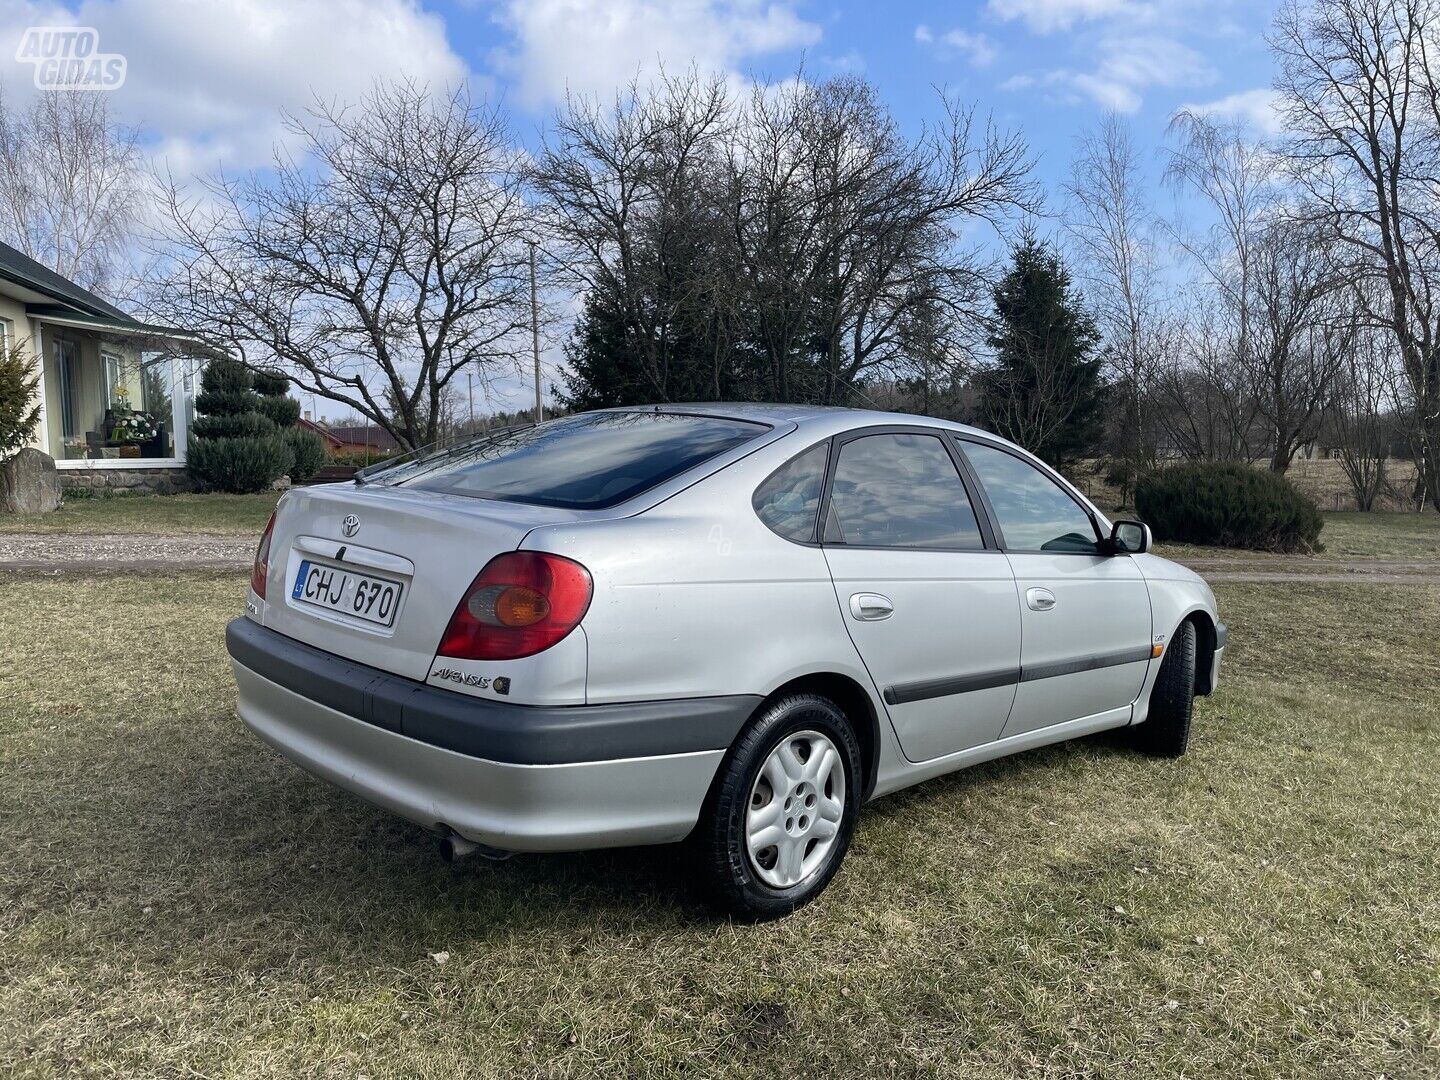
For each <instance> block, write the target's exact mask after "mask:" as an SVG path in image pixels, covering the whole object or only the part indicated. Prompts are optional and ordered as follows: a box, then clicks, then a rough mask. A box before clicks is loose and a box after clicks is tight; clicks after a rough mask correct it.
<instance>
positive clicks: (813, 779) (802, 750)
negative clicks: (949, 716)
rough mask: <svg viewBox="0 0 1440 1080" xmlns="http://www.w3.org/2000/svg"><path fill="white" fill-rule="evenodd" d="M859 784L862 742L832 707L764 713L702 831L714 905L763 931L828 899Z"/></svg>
mask: <svg viewBox="0 0 1440 1080" xmlns="http://www.w3.org/2000/svg"><path fill="white" fill-rule="evenodd" d="M861 777H862V772H861V764H860V746H859V743H858V741H857V740H856V738H855V732H854V730H853V728H852V727H851V726H850V722H849V721H848V720H847V719H846V717H845V714H844V712H842V711H841V709H840V708H839V706H837V705H836V704H835V703H834V702H833V701H831V700H829V699H828V698H824V697H821V696H819V695H817V694H794V695H791V696H788V697H784V698H780V699H779V700H776V701H773V702H770V703H768V704H766V705H765V706H764V707H763V708H762V709H761V711H760V712H759V713H758V714H757V715H756V716H755V717H754V718H753V719H752V720H751V721H750V723H749V724H748V725H747V726H746V727H745V729H744V730H743V731H742V732H741V733H740V736H739V738H738V739H736V741H735V744H734V745H733V746H732V747H731V748H730V750H729V752H728V753H727V754H726V755H725V759H724V761H723V762H722V763H721V765H720V769H719V772H718V773H717V774H716V776H715V781H714V783H713V784H712V786H711V790H710V796H709V798H708V799H707V800H706V806H705V810H704V811H703V813H702V815H701V819H700V826H699V828H698V829H697V830H696V837H695V838H696V840H697V841H698V845H697V846H698V855H699V858H700V861H701V867H702V871H703V873H704V876H705V878H706V879H707V880H708V884H709V887H710V889H709V891H710V898H711V899H712V901H713V902H714V903H716V905H717V906H719V907H720V908H722V909H723V910H725V911H728V912H729V913H730V914H732V915H735V916H737V917H739V918H743V919H747V920H754V921H761V920H765V919H775V918H779V917H780V916H783V915H788V914H790V912H792V911H794V910H795V909H796V908H798V907H801V906H802V905H804V904H807V903H809V902H810V901H811V900H813V899H815V897H817V896H818V895H820V893H821V892H822V891H823V890H824V889H825V886H826V885H828V884H829V883H830V879H831V878H833V877H834V876H835V873H836V871H837V870H839V869H840V863H841V862H842V861H843V860H844V858H845V851H846V849H847V848H848V847H849V846H850V837H851V835H852V834H853V833H854V831H855V819H856V817H857V816H858V815H859V812H860V787H861V782H862V781H861ZM771 839H773V840H774V841H775V843H774V844H773V845H772V844H770V843H768V841H769V840H771Z"/></svg>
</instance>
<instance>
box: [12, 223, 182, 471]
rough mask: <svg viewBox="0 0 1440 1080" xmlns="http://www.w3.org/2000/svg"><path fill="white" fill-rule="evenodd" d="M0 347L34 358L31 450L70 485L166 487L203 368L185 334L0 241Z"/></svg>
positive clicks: (177, 465)
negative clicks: (138, 315)
mask: <svg viewBox="0 0 1440 1080" xmlns="http://www.w3.org/2000/svg"><path fill="white" fill-rule="evenodd" d="M0 345H3V347H4V348H6V349H10V348H13V347H16V346H18V347H19V348H20V349H22V350H23V351H25V352H28V353H29V355H30V356H31V357H33V358H36V359H38V362H39V364H40V367H41V370H42V372H43V378H41V380H40V424H39V427H38V429H37V430H36V433H35V437H34V440H33V444H34V445H35V446H36V447H37V448H39V449H41V450H43V451H45V452H46V453H47V454H49V455H50V456H51V457H53V458H54V459H55V467H56V469H57V470H59V471H60V481H61V483H62V484H64V485H66V486H70V487H108V486H117V487H126V488H141V489H151V490H172V489H174V488H175V487H178V486H183V485H184V482H185V481H184V468H183V466H184V462H185V445H186V441H187V433H188V430H189V426H190V421H191V418H192V417H193V415H194V396H195V385H196V382H197V378H198V373H199V370H200V367H201V365H202V363H203V361H201V360H198V359H194V358H192V357H190V356H187V353H193V354H194V355H196V356H198V355H203V354H204V352H205V350H204V348H203V346H202V345H201V344H200V342H199V341H198V340H197V339H196V338H194V337H193V336H192V335H191V334H188V333H186V332H185V331H183V330H176V329H172V328H169V327H163V326H150V325H147V324H145V323H142V322H138V321H136V320H135V319H132V318H131V317H130V316H128V315H126V314H125V313H124V312H123V311H121V310H120V309H119V308H117V307H115V306H114V305H113V304H110V303H107V302H106V301H104V300H102V299H100V297H98V296H96V295H95V294H94V293H91V292H88V291H87V290H85V289H82V288H80V286H78V285H76V284H75V283H74V282H72V281H68V280H66V279H65V278H63V277H61V276H60V275H58V274H56V273H54V272H53V271H51V270H48V269H46V268H45V267H44V266H42V265H41V264H40V263H38V262H36V261H35V260H34V259H31V258H29V257H28V256H26V255H24V254H22V253H21V252H19V251H17V250H15V249H14V248H12V247H10V246H8V245H6V244H0Z"/></svg>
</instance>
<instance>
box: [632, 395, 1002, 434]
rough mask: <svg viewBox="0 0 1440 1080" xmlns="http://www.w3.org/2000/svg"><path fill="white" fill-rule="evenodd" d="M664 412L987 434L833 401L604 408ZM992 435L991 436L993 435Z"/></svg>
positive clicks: (834, 428)
mask: <svg viewBox="0 0 1440 1080" xmlns="http://www.w3.org/2000/svg"><path fill="white" fill-rule="evenodd" d="M651 410H653V411H654V412H663V413H692V414H697V415H704V416H723V417H727V418H729V419H733V420H756V421H759V422H761V423H770V424H773V423H776V422H789V423H793V424H795V425H797V426H798V427H801V428H805V427H813V426H816V425H823V426H824V427H825V428H826V429H827V430H829V431H844V430H846V429H847V428H852V427H864V426H870V425H877V424H913V425H917V426H921V427H940V428H947V429H949V430H951V431H968V432H972V433H974V434H976V435H989V434H990V433H989V432H987V431H984V430H982V429H980V428H975V427H970V426H968V425H966V424H958V423H956V422H955V421H953V420H941V419H938V418H936V417H933V416H922V415H920V414H918V413H898V412H885V411H883V410H881V409H851V408H844V407H840V406H835V405H793V404H786V403H783V402H782V403H778V404H769V403H761V402H750V401H686V402H675V403H670V404H666V405H641V406H634V405H632V406H628V407H625V408H621V409H615V410H605V411H614V412H637V411H651ZM991 438H994V436H993V435H992V436H991Z"/></svg>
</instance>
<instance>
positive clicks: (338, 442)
mask: <svg viewBox="0 0 1440 1080" xmlns="http://www.w3.org/2000/svg"><path fill="white" fill-rule="evenodd" d="M295 423H296V425H297V426H299V427H302V428H305V429H306V430H307V431H313V432H315V434H316V435H319V436H320V437H321V438H322V439H324V440H325V441H326V442H328V443H329V444H330V445H331V446H344V445H345V441H344V440H343V439H341V438H339V437H338V436H337V435H336V434H335V433H334V432H333V431H331V430H330V429H329V428H327V427H326V426H325V425H324V424H317V423H315V421H314V420H307V419H306V418H305V417H303V416H302V417H301V418H300V419H299V420H297V421H295Z"/></svg>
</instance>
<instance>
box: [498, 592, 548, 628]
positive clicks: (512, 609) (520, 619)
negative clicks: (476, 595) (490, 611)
mask: <svg viewBox="0 0 1440 1080" xmlns="http://www.w3.org/2000/svg"><path fill="white" fill-rule="evenodd" d="M549 614H550V601H549V600H547V599H545V596H544V594H542V593H538V592H536V591H535V590H534V589H527V588H526V587H525V586H524V585H511V586H510V587H509V588H508V589H506V590H505V591H504V592H502V593H501V594H500V595H499V596H498V597H496V598H495V621H496V622H498V623H499V624H500V625H501V626H534V625H535V624H536V623H538V622H540V621H541V620H542V619H544V618H545V617H546V616H547V615H549Z"/></svg>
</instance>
